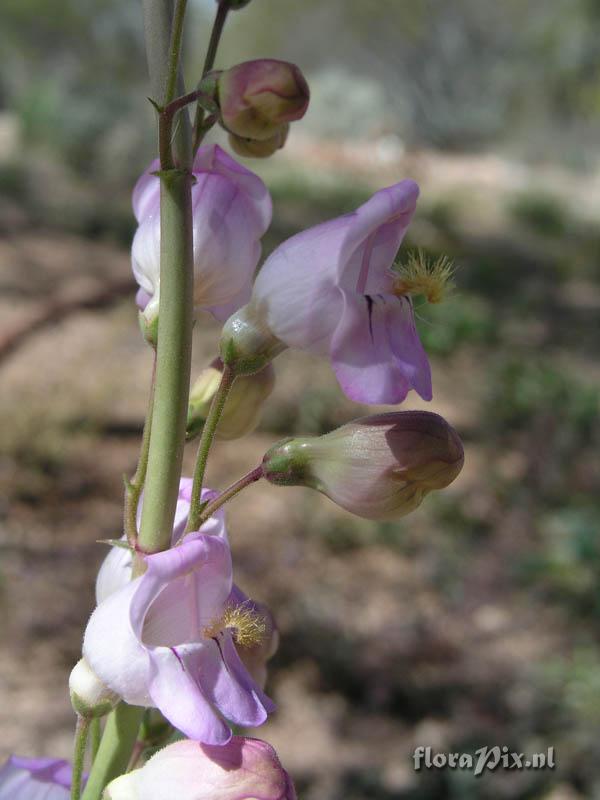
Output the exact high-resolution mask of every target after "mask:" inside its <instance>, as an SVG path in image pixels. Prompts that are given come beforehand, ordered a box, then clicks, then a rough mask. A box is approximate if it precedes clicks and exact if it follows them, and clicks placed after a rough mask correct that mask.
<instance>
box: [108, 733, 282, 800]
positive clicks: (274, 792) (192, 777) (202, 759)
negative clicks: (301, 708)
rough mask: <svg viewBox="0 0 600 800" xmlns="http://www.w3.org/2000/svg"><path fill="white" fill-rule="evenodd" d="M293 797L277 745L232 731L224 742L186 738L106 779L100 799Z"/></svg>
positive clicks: (265, 799)
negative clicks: (273, 745) (207, 743)
mask: <svg viewBox="0 0 600 800" xmlns="http://www.w3.org/2000/svg"><path fill="white" fill-rule="evenodd" d="M257 797H260V798H261V800H296V792H295V791H294V786H293V784H292V781H291V779H290V776H289V775H288V774H287V772H286V771H285V770H284V768H283V767H282V766H281V762H280V761H279V759H278V758H277V754H276V752H275V750H273V748H272V747H271V745H269V744H267V743H266V742H263V741H261V740H260V739H249V738H246V737H244V736H234V737H232V739H231V740H230V741H229V742H227V744H224V745H204V744H201V743H200V742H193V741H191V740H189V739H184V740H182V741H179V742H174V743H173V744H170V745H168V746H167V747H165V748H164V749H163V750H159V752H158V753H156V755H154V756H152V758H151V759H149V760H148V761H147V762H146V763H145V764H144V766H143V767H141V769H136V770H133V771H132V772H128V773H127V774H125V775H121V777H119V778H116V780H114V781H112V782H111V783H109V785H108V786H107V787H106V789H105V790H104V795H103V798H104V800H173V798H177V800H217V798H218V800H251V798H257Z"/></svg>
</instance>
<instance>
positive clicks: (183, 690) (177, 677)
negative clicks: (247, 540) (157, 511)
mask: <svg viewBox="0 0 600 800" xmlns="http://www.w3.org/2000/svg"><path fill="white" fill-rule="evenodd" d="M145 561H146V565H147V569H146V572H145V573H144V574H143V575H141V576H140V577H138V578H135V579H134V580H132V581H130V582H129V583H128V584H126V585H125V586H123V587H122V588H121V589H118V590H117V591H115V592H113V593H112V594H111V595H109V596H108V597H107V599H105V600H104V601H103V602H102V603H100V605H99V606H98V607H97V608H96V609H95V611H94V612H93V613H92V616H91V618H90V621H89V623H88V626H87V628H86V631H85V636H84V642H83V655H84V658H85V659H86V661H87V663H88V664H89V665H90V667H91V668H92V670H93V671H94V672H95V673H96V675H97V676H98V678H99V679H100V680H101V681H102V682H103V683H104V684H106V686H108V687H109V688H110V689H111V690H112V691H114V692H116V693H117V694H118V695H119V696H120V697H121V698H122V699H123V700H125V701H126V702H127V703H130V704H132V705H141V706H154V707H156V708H158V709H159V710H160V711H161V712H162V713H163V714H164V716H165V717H166V718H167V719H168V720H169V721H170V722H171V723H172V724H173V725H174V726H175V727H176V728H178V729H179V730H181V731H182V732H183V733H184V734H185V735H186V736H189V737H191V738H193V739H195V740H197V741H200V742H204V743H207V744H225V743H226V742H228V741H229V739H230V738H231V730H230V728H229V726H228V725H227V724H226V722H224V720H223V719H222V717H224V718H225V719H228V720H231V721H232V722H233V723H235V724H237V725H244V726H252V727H254V726H256V725H260V724H262V723H263V722H264V721H265V720H266V718H267V714H268V713H269V712H270V711H271V710H272V709H273V704H272V703H271V701H270V700H269V699H268V698H267V697H266V696H265V695H264V694H263V692H262V691H261V689H260V688H259V687H258V686H257V685H256V684H255V682H254V681H253V680H252V678H251V677H250V675H249V673H248V671H247V670H246V668H245V667H244V665H243V663H242V661H241V659H240V656H239V654H238V651H237V649H236V644H238V643H239V644H240V645H241V646H244V645H245V644H248V643H250V642H258V641H260V638H261V636H262V631H263V630H264V626H263V624H262V621H261V620H260V618H259V617H258V615H257V614H256V613H255V612H254V611H253V610H252V609H251V608H250V607H247V606H244V605H242V606H240V605H237V604H236V603H235V601H234V600H233V599H232V598H231V595H232V589H233V583H232V567H231V553H230V550H229V545H228V543H227V539H226V537H225V532H224V530H223V531H222V535H215V534H214V533H213V534H210V533H209V534H205V533H202V532H196V533H191V534H188V536H186V537H185V539H184V540H183V543H182V544H181V545H179V546H177V547H173V548H171V549H170V550H167V551H165V552H162V553H156V554H154V555H150V556H146V559H145Z"/></svg>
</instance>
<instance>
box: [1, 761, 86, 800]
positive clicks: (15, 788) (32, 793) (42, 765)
mask: <svg viewBox="0 0 600 800" xmlns="http://www.w3.org/2000/svg"><path fill="white" fill-rule="evenodd" d="M70 786H71V766H70V764H69V763H68V762H67V761H62V760H60V759H57V758H19V756H11V757H10V758H9V759H8V761H7V762H6V763H5V764H4V765H3V766H2V767H0V800H69V797H70V796H71V792H70Z"/></svg>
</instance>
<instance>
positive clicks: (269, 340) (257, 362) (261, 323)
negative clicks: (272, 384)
mask: <svg viewBox="0 0 600 800" xmlns="http://www.w3.org/2000/svg"><path fill="white" fill-rule="evenodd" d="M220 347H221V358H222V360H223V363H224V364H226V365H227V366H228V367H230V368H231V369H232V370H233V372H234V373H235V374H236V375H238V376H239V375H252V374H253V373H254V372H258V371H259V370H261V369H263V368H264V367H266V366H267V364H270V362H271V361H272V360H273V359H274V358H275V357H276V356H278V355H279V354H280V353H282V352H283V351H284V350H285V349H286V345H285V344H284V343H283V342H282V341H281V340H280V339H278V338H277V337H276V336H274V335H273V333H272V332H271V330H270V329H269V327H268V325H267V324H266V322H265V320H264V318H263V316H262V315H261V313H260V309H259V308H257V307H255V306H254V304H253V303H252V302H251V303H249V304H248V305H246V306H244V307H243V308H240V310H239V311H236V312H235V314H233V315H232V316H231V317H229V319H228V320H227V322H226V323H225V325H224V326H223V331H222V333H221V345H220Z"/></svg>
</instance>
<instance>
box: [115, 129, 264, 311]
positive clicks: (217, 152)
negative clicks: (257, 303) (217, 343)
mask: <svg viewBox="0 0 600 800" xmlns="http://www.w3.org/2000/svg"><path fill="white" fill-rule="evenodd" d="M158 169H159V163H158V161H153V162H152V164H150V166H149V167H148V169H147V170H146V172H145V173H144V174H143V175H142V177H141V178H140V179H139V180H138V182H137V184H136V186H135V188H134V190H133V210H134V213H135V217H136V219H137V221H138V229H137V231H136V234H135V237H134V239H133V246H132V251H131V259H132V266H133V274H134V275H135V279H136V281H137V282H138V284H139V286H140V291H139V292H138V294H137V302H138V305H139V306H140V308H141V310H142V312H143V314H144V317H145V320H146V322H147V323H151V322H152V321H153V320H154V319H155V318H156V315H157V314H158V302H159V290H160V182H159V179H158V177H156V176H155V175H154V174H153V173H154V172H156V170H158ZM192 171H193V175H194V179H195V183H194V185H193V186H192V214H193V240H194V308H195V310H196V312H198V311H200V310H201V309H207V310H209V311H211V312H212V313H213V314H214V315H215V316H216V317H217V318H218V319H226V318H227V316H229V314H231V313H233V311H235V310H236V309H237V308H239V307H240V306H241V305H243V304H244V303H245V302H246V301H247V299H248V297H249V296H250V288H251V282H252V278H253V275H254V269H255V268H256V265H257V263H258V259H259V258H260V252H261V245H260V239H261V237H262V235H263V234H264V233H265V231H266V230H267V228H268V227H269V224H270V222H271V214H272V205H271V198H270V195H269V192H268V191H267V188H266V186H265V185H264V183H263V182H262V180H261V179H260V178H259V177H258V176H257V175H255V174H254V173H253V172H250V170H248V169H246V168H245V167H243V166H242V165H241V164H238V162H237V161H235V160H234V159H233V158H232V157H231V156H229V155H227V153H225V151H224V150H222V149H221V148H220V147H219V146H218V145H208V146H206V147H201V148H200V149H199V150H198V153H197V154H196V157H195V159H194V165H193V170H192Z"/></svg>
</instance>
